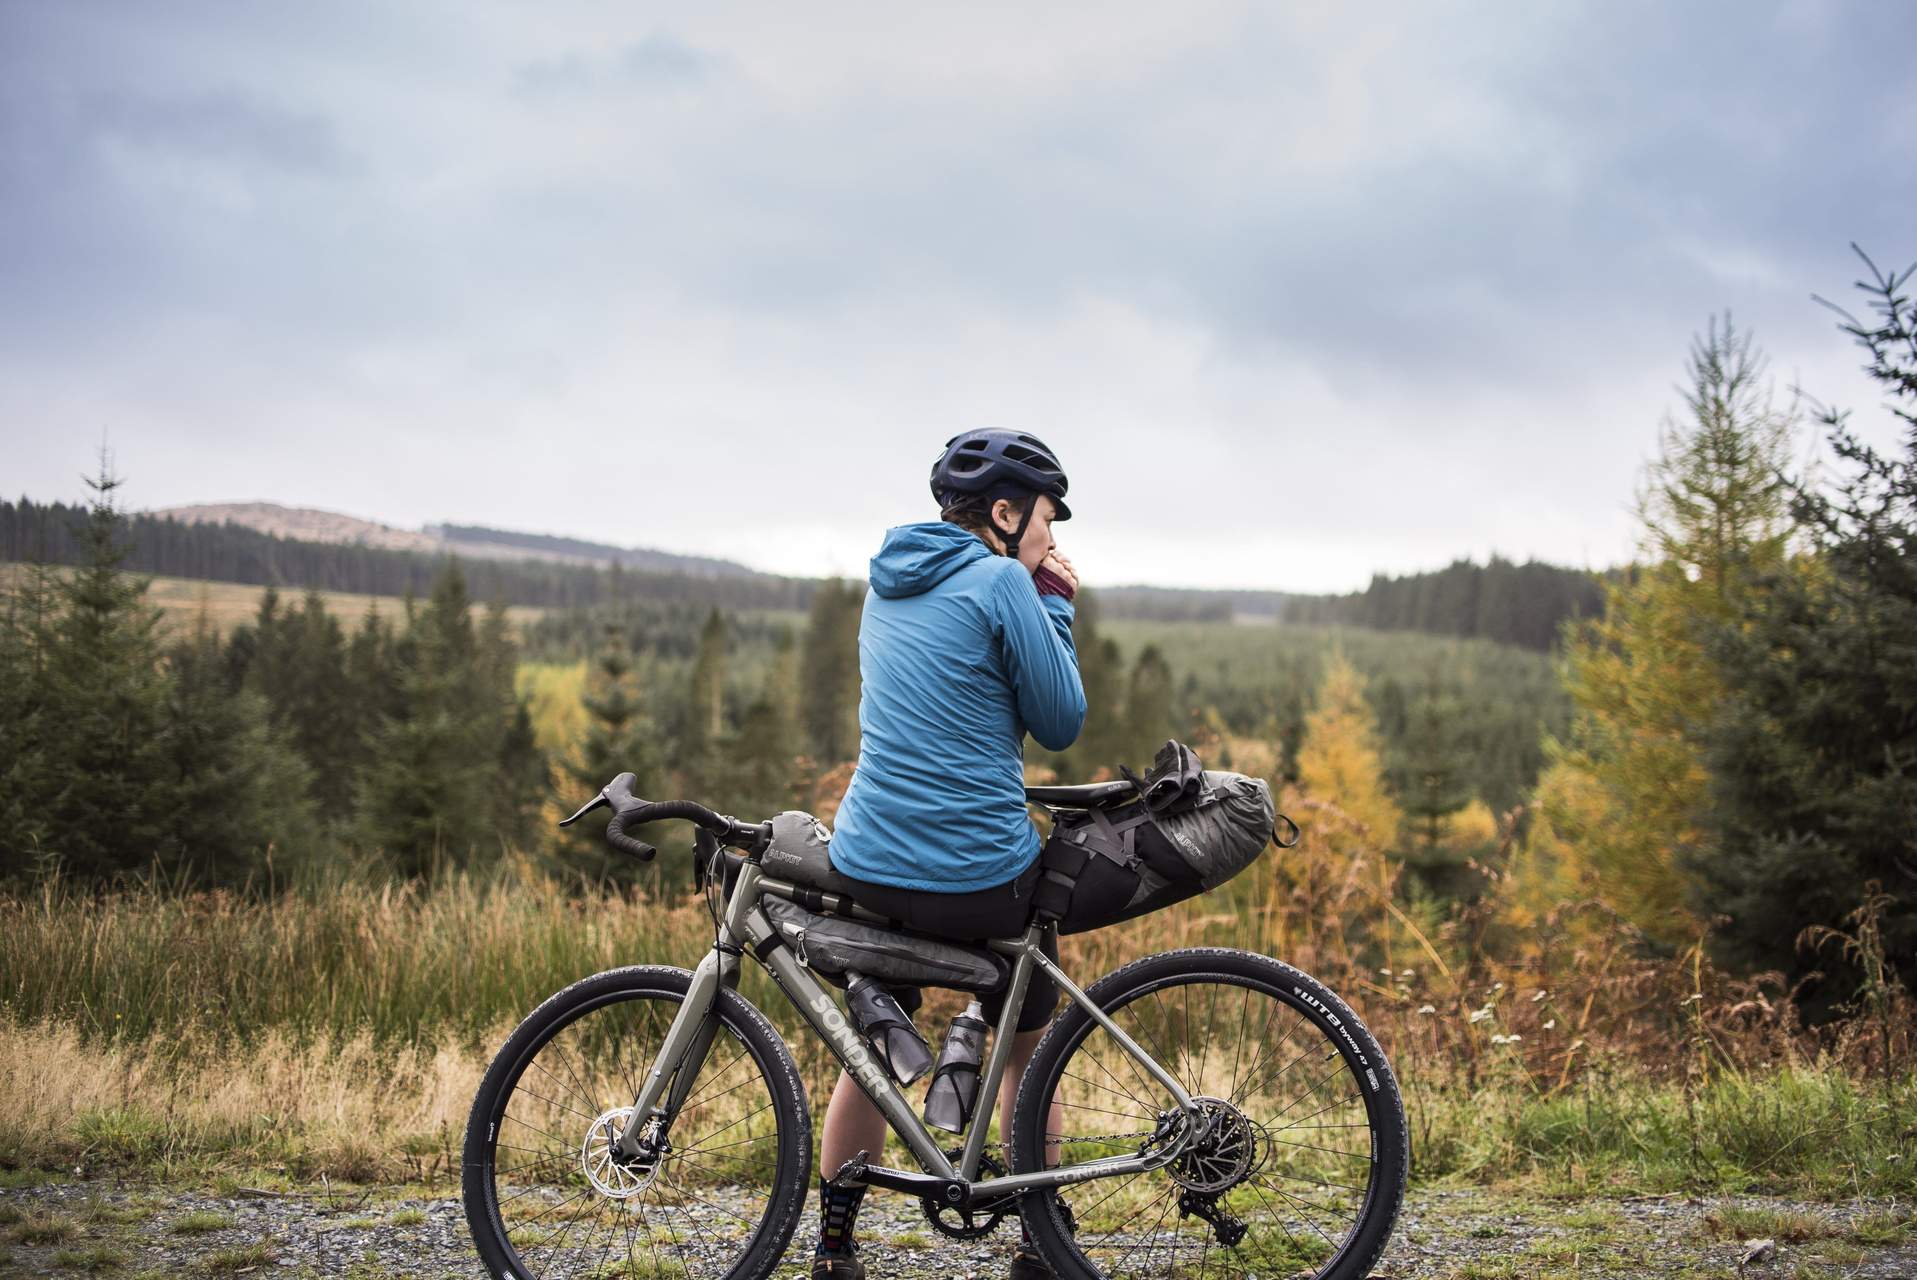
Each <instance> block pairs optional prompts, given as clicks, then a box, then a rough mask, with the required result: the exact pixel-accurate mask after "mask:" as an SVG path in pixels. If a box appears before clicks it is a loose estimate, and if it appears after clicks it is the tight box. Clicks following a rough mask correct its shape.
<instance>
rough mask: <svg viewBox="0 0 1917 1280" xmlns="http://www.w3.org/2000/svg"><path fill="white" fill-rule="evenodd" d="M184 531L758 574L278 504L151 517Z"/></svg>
mask: <svg viewBox="0 0 1917 1280" xmlns="http://www.w3.org/2000/svg"><path fill="white" fill-rule="evenodd" d="M146 514H148V515H151V516H154V517H157V518H158V519H161V520H177V521H179V522H180V523H181V524H212V525H220V524H234V525H238V526H240V527H241V528H243V529H252V530H254V531H255V532H258V533H264V534H268V535H271V536H272V537H275V538H286V539H290V540H293V541H297V542H324V543H334V544H339V545H344V546H354V547H377V548H379V549H380V550H382V551H418V552H424V553H426V554H429V555H457V556H462V557H465V558H468V559H478V560H553V561H557V562H559V563H561V564H580V565H601V566H604V565H612V564H617V565H620V566H621V567H623V568H627V569H637V570H639V571H641V572H644V573H683V574H690V575H693V576H695V577H738V576H748V577H749V576H752V575H753V573H754V571H753V570H751V569H748V568H747V567H746V566H744V565H742V564H735V563H734V562H732V561H730V560H715V559H713V558H711V557H709V556H689V555H678V554H675V553H673V552H670V551H654V550H651V549H650V548H646V547H615V546H611V545H609V544H607V543H603V542H587V541H584V540H583V539H579V538H562V537H554V536H552V535H550V534H543V533H518V532H515V531H513V530H509V529H488V528H485V527H483V526H480V525H463V524H429V525H427V526H426V527H425V528H424V529H419V530H412V529H400V528H396V527H394V526H393V525H390V524H381V523H380V522H378V521H377V520H363V519H361V518H360V517H358V516H349V515H342V514H341V513H339V512H337V511H321V510H319V509H317V508H315V507H286V506H281V505H280V504H279V503H277V502H203V503H196V504H194V505H191V506H184V507H163V508H161V509H159V510H157V511H151V512H148V513H146Z"/></svg>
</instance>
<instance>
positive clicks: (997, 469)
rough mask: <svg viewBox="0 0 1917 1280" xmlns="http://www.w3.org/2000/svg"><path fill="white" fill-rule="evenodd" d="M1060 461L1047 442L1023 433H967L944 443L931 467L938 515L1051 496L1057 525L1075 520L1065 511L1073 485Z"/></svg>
mask: <svg viewBox="0 0 1917 1280" xmlns="http://www.w3.org/2000/svg"><path fill="white" fill-rule="evenodd" d="M1069 483H1070V482H1069V481H1067V480H1066V478H1065V468H1063V467H1061V466H1059V465H1058V455H1057V454H1055V453H1053V452H1052V451H1051V449H1050V448H1049V447H1048V446H1047V445H1046V443H1045V442H1044V441H1043V440H1040V439H1039V438H1038V437H1037V436H1028V435H1026V434H1025V433H1024V432H1022V431H1004V430H997V429H986V430H981V431H965V432H961V433H960V434H958V435H955V436H953V437H952V438H951V439H950V440H947V441H946V442H945V452H943V453H941V454H940V455H939V460H938V461H937V462H935V463H933V464H932V497H933V498H934V499H935V500H936V501H937V502H938V504H939V510H941V511H950V510H951V509H952V508H954V507H962V506H966V505H968V504H969V503H970V502H971V501H977V500H982V499H988V498H995V497H1005V496H1008V494H1009V493H1010V492H1012V491H1018V492H1023V493H1046V494H1050V495H1051V498H1052V502H1053V504H1054V505H1055V506H1057V508H1058V514H1057V515H1056V516H1054V517H1053V519H1056V520H1069V519H1071V518H1072V512H1071V508H1069V507H1067V506H1066V505H1065V490H1066V488H1067V487H1068V485H1069Z"/></svg>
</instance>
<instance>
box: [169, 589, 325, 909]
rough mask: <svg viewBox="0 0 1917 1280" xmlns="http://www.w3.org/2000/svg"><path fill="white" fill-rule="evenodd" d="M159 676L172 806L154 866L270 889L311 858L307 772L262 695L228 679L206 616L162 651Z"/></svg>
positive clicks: (196, 877) (207, 880)
mask: <svg viewBox="0 0 1917 1280" xmlns="http://www.w3.org/2000/svg"><path fill="white" fill-rule="evenodd" d="M166 668H167V675H168V677H169V678H168V693H169V698H168V705H167V711H168V725H167V740H168V743H169V745H170V747H171V750H170V752H169V753H168V756H169V760H170V762H171V764H172V767H173V775H172V777H171V778H170V779H169V782H170V786H171V790H172V791H173V793H174V803H172V804H171V805H169V807H168V815H167V824H166V829H165V831H164V832H163V833H162V837H161V840H160V844H159V848H158V852H159V854H160V857H161V860H162V862H163V863H164V864H165V865H167V866H168V867H169V868H171V869H173V870H175V871H176V872H177V873H179V874H181V875H183V876H185V877H186V878H188V879H190V880H192V881H196V882H200V883H210V884H238V883H241V882H244V881H247V880H253V881H255V882H256V883H259V884H261V885H263V886H267V887H270V885H271V883H272V882H273V880H274V879H275V878H276V873H290V872H296V871H297V870H298V869H299V868H300V867H301V865H302V864H303V863H305V862H307V861H308V860H309V859H310V858H311V856H312V853H313V847H312V832H313V830H314V827H315V825H316V824H315V822H314V816H313V815H314V806H313V803H312V801H311V800H310V799H309V793H310V791H311V777H310V776H309V770H308V769H307V766H306V764H305V762H304V761H303V760H302V759H301V758H300V755H299V753H298V752H297V751H296V750H295V749H294V748H293V746H292V745H291V744H290V743H289V742H287V741H286V740H285V738H284V737H283V736H282V735H281V734H280V733H279V732H278V731H277V730H275V729H274V727H273V725H272V723H271V719H270V716H269V713H268V711H267V707H266V704H265V701H264V700H263V699H262V698H261V697H260V695H259V694H257V693H255V692H253V691H252V690H251V689H247V688H243V687H242V688H237V689H236V688H235V687H234V686H233V684H232V682H231V681H230V680H229V679H228V675H227V666H226V662H225V660H224V655H223V654H222V652H221V646H220V642H219V639H218V637H217V636H215V635H214V634H213V632H212V630H211V628H210V627H209V626H208V625H207V624H206V622H205V620H204V617H202V619H201V621H200V623H199V625H197V626H196V627H195V628H194V630H193V631H192V633H191V634H189V635H188V636H186V637H185V638H183V639H181V640H180V641H178V642H176V643H175V644H173V645H172V646H170V647H169V649H168V651H167V661H166Z"/></svg>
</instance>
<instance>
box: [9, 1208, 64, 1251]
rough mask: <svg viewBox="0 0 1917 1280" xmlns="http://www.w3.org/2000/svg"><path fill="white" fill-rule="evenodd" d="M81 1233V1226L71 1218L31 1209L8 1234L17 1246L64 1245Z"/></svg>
mask: <svg viewBox="0 0 1917 1280" xmlns="http://www.w3.org/2000/svg"><path fill="white" fill-rule="evenodd" d="M79 1233H80V1228H79V1225H78V1224H77V1223H75V1222H74V1221H73V1219H71V1218H68V1217H65V1216H63V1215H61V1214H57V1213H48V1212H47V1211H46V1210H44V1209H30V1210H28V1211H27V1212H26V1213H24V1214H22V1215H21V1216H20V1220H19V1222H17V1223H15V1224H14V1227H13V1229H12V1230H11V1231H9V1232H7V1239H9V1240H11V1241H13V1243H15V1244H33V1245H46V1244H63V1243H65V1242H66V1241H68V1240H71V1239H73V1237H75V1236H76V1235H78V1234H79Z"/></svg>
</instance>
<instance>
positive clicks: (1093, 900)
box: [1034, 743, 1298, 933]
mask: <svg viewBox="0 0 1917 1280" xmlns="http://www.w3.org/2000/svg"><path fill="white" fill-rule="evenodd" d="M1166 745H1167V747H1176V748H1177V752H1178V754H1175V755H1174V757H1173V759H1174V765H1175V767H1174V769H1173V770H1172V771H1171V772H1172V773H1173V774H1174V775H1175V776H1176V777H1177V779H1178V783H1177V785H1176V786H1153V785H1152V775H1148V776H1147V780H1146V781H1145V782H1141V783H1139V785H1138V791H1139V793H1140V795H1141V797H1143V798H1141V799H1138V800H1134V801H1131V802H1130V803H1127V804H1123V805H1119V806H1116V807H1109V808H1091V809H1085V810H1066V811H1062V812H1060V813H1059V814H1058V815H1057V818H1056V821H1055V822H1054V824H1053V827H1052V835H1051V838H1050V839H1049V840H1047V841H1046V842H1045V848H1044V851H1043V853H1042V854H1041V855H1040V856H1041V858H1042V860H1043V862H1044V866H1045V871H1044V874H1043V875H1042V876H1041V878H1040V881H1039V887H1038V889H1037V891H1036V893H1035V894H1034V899H1035V904H1036V906H1037V909H1038V910H1039V912H1040V913H1042V914H1044V915H1047V916H1050V917H1051V918H1053V919H1056V920H1057V921H1058V928H1059V932H1060V933H1084V932H1085V931H1087V930H1090V929H1098V928H1103V927H1104V926H1105V925H1108V924H1116V923H1118V922H1119V921H1121V920H1129V919H1131V918H1132V917H1134V916H1141V915H1144V914H1146V913H1147V912H1151V911H1156V910H1158V909H1159V908H1160V907H1168V906H1171V905H1172V904H1173V903H1176V902H1183V901H1184V900H1185V899H1187V898H1191V897H1195V896H1197V895H1198V894H1201V893H1204V892H1206V891H1207V890H1210V889H1215V888H1217V887H1218V886H1219V885H1221V884H1223V883H1225V881H1227V880H1229V879H1231V878H1232V877H1233V876H1235V875H1237V874H1238V873H1239V872H1240V871H1243V870H1244V869H1245V868H1246V867H1248V866H1250V865H1251V864H1252V863H1253V862H1255V861H1257V859H1258V856H1259V855H1260V854H1262V853H1263V852H1264V851H1265V846H1266V845H1267V844H1270V843H1272V842H1273V841H1274V840H1276V836H1275V832H1274V823H1275V822H1277V821H1279V820H1280V819H1279V815H1278V813H1277V809H1276V807H1275V806H1274V805H1273V803H1272V799H1271V787H1270V785H1269V784H1268V783H1266V782H1265V781H1264V779H1262V778H1249V777H1246V776H1245V775H1244V774H1241V773H1225V772H1221V771H1218V770H1211V769H1206V770H1202V771H1201V770H1198V769H1197V768H1196V757H1193V756H1192V755H1191V752H1190V749H1189V748H1187V747H1183V746H1182V745H1180V744H1177V743H1167V744H1166ZM1165 756H1166V753H1165V752H1162V751H1161V752H1160V761H1161V762H1163V761H1164V760H1165ZM1157 772H1158V771H1157V770H1154V773H1157ZM1135 781H1136V780H1135ZM1161 797H1163V801H1162V804H1161V806H1159V807H1156V808H1155V807H1154V805H1153V804H1152V801H1153V800H1157V799H1160V798H1161ZM1282 821H1283V822H1284V824H1285V825H1286V827H1288V828H1289V829H1290V835H1289V838H1288V839H1286V840H1277V843H1278V844H1279V846H1280V847H1281V848H1290V847H1291V845H1293V844H1295V843H1297V832H1298V829H1297V827H1296V826H1295V825H1294V824H1293V823H1292V822H1291V820H1290V819H1289V818H1285V819H1282Z"/></svg>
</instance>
